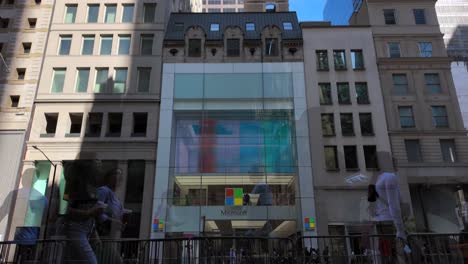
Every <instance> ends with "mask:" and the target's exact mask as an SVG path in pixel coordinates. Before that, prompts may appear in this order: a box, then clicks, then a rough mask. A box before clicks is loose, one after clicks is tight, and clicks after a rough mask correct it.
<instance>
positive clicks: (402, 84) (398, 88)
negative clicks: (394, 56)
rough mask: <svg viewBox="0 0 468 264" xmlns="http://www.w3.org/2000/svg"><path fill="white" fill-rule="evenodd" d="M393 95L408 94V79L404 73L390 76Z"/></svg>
mask: <svg viewBox="0 0 468 264" xmlns="http://www.w3.org/2000/svg"><path fill="white" fill-rule="evenodd" d="M392 79H393V94H395V95H399V96H404V95H407V94H408V78H407V77H406V74H404V73H395V74H392Z"/></svg>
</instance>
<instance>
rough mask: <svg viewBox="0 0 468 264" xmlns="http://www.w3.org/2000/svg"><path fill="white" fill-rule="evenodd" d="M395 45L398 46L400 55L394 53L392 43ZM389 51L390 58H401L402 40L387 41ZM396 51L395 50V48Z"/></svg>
mask: <svg viewBox="0 0 468 264" xmlns="http://www.w3.org/2000/svg"><path fill="white" fill-rule="evenodd" d="M393 44H394V45H395V47H398V55H397V54H395V53H392V45H393ZM387 51H388V57H389V58H393V59H395V58H401V57H402V56H401V45H400V42H387ZM394 51H395V50H394ZM394 55H395V56H394Z"/></svg>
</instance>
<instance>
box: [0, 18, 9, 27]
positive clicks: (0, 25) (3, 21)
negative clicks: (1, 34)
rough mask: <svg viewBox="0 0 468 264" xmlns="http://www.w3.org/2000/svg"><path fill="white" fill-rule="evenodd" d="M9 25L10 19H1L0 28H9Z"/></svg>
mask: <svg viewBox="0 0 468 264" xmlns="http://www.w3.org/2000/svg"><path fill="white" fill-rule="evenodd" d="M9 24H10V19H9V18H1V17H0V28H8V25H9Z"/></svg>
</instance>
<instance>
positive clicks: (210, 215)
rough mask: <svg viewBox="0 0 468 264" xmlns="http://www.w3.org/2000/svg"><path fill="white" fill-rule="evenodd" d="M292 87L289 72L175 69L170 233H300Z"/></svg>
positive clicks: (168, 205) (168, 210)
mask: <svg viewBox="0 0 468 264" xmlns="http://www.w3.org/2000/svg"><path fill="white" fill-rule="evenodd" d="M292 87H293V85H292V77H291V74H290V73H277V74H274V73H268V74H266V73H248V74H241V73H230V74H228V73H204V74H201V73H200V74H196V73H190V74H175V77H174V99H173V109H172V114H171V115H172V120H173V125H172V128H171V131H172V132H171V147H170V152H171V155H170V159H169V160H170V166H169V167H170V168H169V183H168V184H169V186H168V192H167V197H168V202H167V212H166V219H165V222H164V220H163V219H157V221H158V222H159V223H161V222H162V223H164V224H163V225H161V226H164V228H165V233H166V235H167V236H184V235H199V234H204V235H235V236H270V237H290V236H293V235H295V234H296V232H297V231H298V226H297V225H296V222H297V217H298V214H297V211H296V204H297V202H296V199H297V191H296V190H297V184H298V181H297V174H298V167H297V166H298V165H297V156H296V153H297V151H296V136H295V130H296V127H295V125H296V124H295V119H294V101H293V89H292ZM163 118H164V117H162V119H163Z"/></svg>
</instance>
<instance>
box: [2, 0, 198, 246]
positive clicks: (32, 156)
mask: <svg viewBox="0 0 468 264" xmlns="http://www.w3.org/2000/svg"><path fill="white" fill-rule="evenodd" d="M172 2H173V1H163V2H156V1H140V0H134V1H112V2H104V3H103V1H86V2H76V1H69V0H58V1H55V2H54V3H55V4H54V6H53V8H54V11H53V17H52V22H51V25H50V28H48V24H47V21H46V19H45V17H44V21H41V24H40V25H42V26H43V27H44V28H43V29H42V32H44V34H47V31H48V42H47V46H46V50H45V58H44V61H43V66H42V71H41V72H40V73H39V69H38V68H37V66H36V65H41V62H40V61H39V62H36V63H29V64H25V65H24V66H12V69H13V70H12V71H13V72H12V76H16V77H17V79H19V80H17V81H14V83H15V84H16V83H21V84H23V83H25V81H24V80H23V79H26V80H28V79H29V78H33V77H32V75H29V74H30V72H31V73H36V74H37V75H38V76H36V77H35V78H36V79H40V82H39V86H38V89H37V95H36V97H35V98H34V96H33V94H30V95H28V96H26V98H25V100H30V101H31V102H32V100H34V104H35V107H34V110H33V114H34V117H33V119H32V122H31V128H30V133H29V135H28V137H27V140H26V148H27V151H26V153H25V156H24V160H23V167H22V175H21V185H20V188H22V189H24V190H31V191H30V194H29V195H18V196H17V199H16V207H15V211H14V214H13V216H12V226H11V232H10V238H13V237H14V233H15V232H16V231H17V230H20V229H21V228H23V227H28V228H38V230H40V233H41V237H43V235H44V233H46V234H45V235H46V236H47V237H51V236H53V235H55V231H56V230H57V229H56V228H57V223H59V222H60V216H61V215H63V214H64V213H65V210H66V206H67V202H66V199H64V198H65V197H64V195H66V191H65V186H66V177H65V173H64V171H65V169H66V168H67V166H68V165H69V164H71V163H70V162H71V161H73V160H75V159H89V158H90V157H93V158H92V159H98V160H101V161H102V168H103V170H104V171H109V170H111V169H116V168H118V169H120V171H121V175H122V179H121V181H120V182H121V183H120V184H119V186H118V188H117V189H116V193H117V196H118V197H119V199H120V200H121V201H122V203H123V206H124V207H125V208H127V209H129V210H130V211H129V212H131V213H129V214H127V215H126V219H125V221H126V222H127V227H126V229H125V231H123V233H122V237H134V238H137V237H148V236H149V231H150V224H151V223H150V219H151V211H150V210H148V209H146V210H144V208H151V202H152V200H151V199H152V192H153V188H152V187H153V180H154V175H155V170H154V168H155V160H156V148H157V141H156V139H157V138H156V136H157V123H158V113H159V105H160V104H159V101H160V83H161V65H162V53H161V52H162V40H163V38H164V30H165V25H166V23H167V20H168V19H169V15H170V12H171V11H180V10H182V11H190V10H184V8H187V7H190V4H189V2H187V1H186V2H184V1H179V2H178V5H177V6H171V3H172ZM47 3H49V2H47ZM51 4H52V2H51V1H50V3H49V5H47V6H48V8H49V9H51V8H52V6H51ZM37 10H41V9H37ZM24 22H25V23H26V22H27V19H24ZM47 29H48V30H47ZM29 41H30V42H32V47H33V49H35V48H36V47H37V46H36V45H35V42H36V41H38V42H39V43H42V41H44V40H43V39H41V38H39V37H38V38H34V37H33V36H31V37H30V38H29ZM20 47H21V46H20V45H17V46H16V47H11V49H12V50H15V49H20ZM37 48H39V47H37ZM37 52H39V50H38V51H37ZM26 57H27V56H26ZM16 67H17V68H16ZM22 67H24V68H25V69H26V75H25V76H26V77H24V72H23V73H22V72H21V71H20V70H21V69H23V68H22ZM36 71H37V72H36ZM20 74H23V75H20ZM39 74H40V76H39ZM20 76H22V77H21V78H20ZM29 76H31V77H29ZM31 89H32V88H31ZM21 102H22V101H20V103H21ZM31 102H30V103H31ZM2 149H3V145H2ZM83 153H87V154H83ZM93 177H97V175H94V176H93ZM96 180H98V179H96ZM43 200H44V201H47V203H46V205H47V206H45V205H44V204H43V203H41V202H40V201H43ZM38 201H39V202H38ZM37 203H39V205H38V204H37ZM44 216H45V218H46V219H47V220H46V221H42V220H43V217H44Z"/></svg>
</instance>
